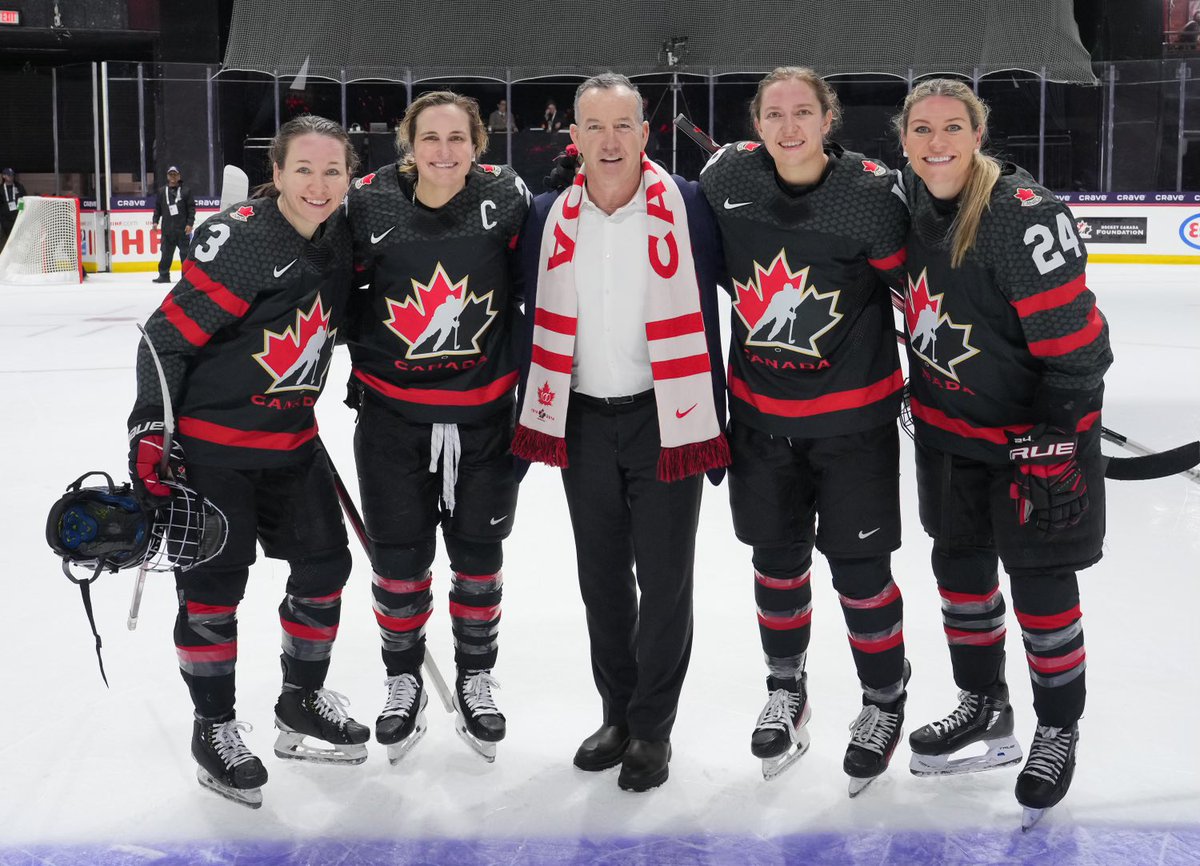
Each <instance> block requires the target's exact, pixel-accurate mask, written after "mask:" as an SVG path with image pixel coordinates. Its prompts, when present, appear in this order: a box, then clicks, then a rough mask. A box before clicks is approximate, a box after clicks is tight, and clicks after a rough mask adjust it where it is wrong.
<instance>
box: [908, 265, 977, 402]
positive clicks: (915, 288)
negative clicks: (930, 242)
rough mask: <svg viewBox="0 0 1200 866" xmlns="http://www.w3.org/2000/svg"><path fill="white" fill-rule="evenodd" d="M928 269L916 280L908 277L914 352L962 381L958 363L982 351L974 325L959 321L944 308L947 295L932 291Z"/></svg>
mask: <svg viewBox="0 0 1200 866" xmlns="http://www.w3.org/2000/svg"><path fill="white" fill-rule="evenodd" d="M925 274H926V272H925V271H921V276H919V277H918V278H917V281H916V282H915V283H914V282H913V281H912V277H909V278H908V296H907V297H906V298H905V300H904V323H905V326H906V327H907V328H908V345H909V347H910V348H911V349H912V352H913V354H914V355H916V356H917V357H918V358H920V359H921V360H922V361H924V362H925V363H926V364H928V365H929V366H930V367H933V369H935V370H937V371H938V372H939V373H941V374H942V375H944V376H949V377H950V378H951V379H954V380H955V381H958V372H957V367H958V365H959V364H961V363H962V362H963V361H965V360H967V359H968V358H972V357H974V356H975V355H978V354H979V350H978V349H976V348H975V347H974V346H972V345H971V326H970V325H959V324H955V323H954V322H953V321H952V320H951V319H950V316H949V315H947V314H946V313H944V312H943V311H942V299H943V297H944V296H943V295H931V294H930V293H929V283H928V280H927V278H926V275H925Z"/></svg>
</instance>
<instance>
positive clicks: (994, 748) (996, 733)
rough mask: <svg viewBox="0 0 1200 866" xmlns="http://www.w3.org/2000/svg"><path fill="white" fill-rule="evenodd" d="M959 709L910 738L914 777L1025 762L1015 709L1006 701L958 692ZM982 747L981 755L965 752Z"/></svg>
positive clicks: (945, 774) (973, 771)
mask: <svg viewBox="0 0 1200 866" xmlns="http://www.w3.org/2000/svg"><path fill="white" fill-rule="evenodd" d="M958 702H959V703H958V707H957V708H956V709H955V710H954V712H952V713H951V714H950V715H948V716H946V718H944V719H941V720H940V721H937V722H931V723H929V724H928V725H925V726H924V727H922V728H920V729H918V730H916V731H914V732H913V734H912V736H910V737H909V738H908V744H909V746H910V747H911V748H912V759H911V760H910V761H909V765H908V768H909V769H910V770H911V771H912V773H913V775H914V776H943V775H944V776H948V775H956V774H960V773H978V772H982V771H984V770H992V769H995V768H997V767H1007V766H1010V765H1012V764H1016V763H1018V762H1019V761H1020V760H1021V755H1022V753H1021V744H1020V743H1018V742H1017V738H1016V737H1015V736H1013V711H1012V706H1010V705H1009V703H1008V701H1007V700H1005V699H1003V698H990V697H987V696H986V695H977V694H973V693H972V692H966V691H962V692H959V693H958ZM973 744H982V745H983V747H984V748H985V749H986V751H985V752H984V753H983V754H980V755H962V754H960V753H961V752H962V750H963V749H965V748H967V747H968V746H971V745H973Z"/></svg>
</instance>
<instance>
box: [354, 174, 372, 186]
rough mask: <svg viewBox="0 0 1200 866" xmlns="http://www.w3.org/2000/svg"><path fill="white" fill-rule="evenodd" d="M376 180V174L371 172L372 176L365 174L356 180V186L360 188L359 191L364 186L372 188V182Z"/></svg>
mask: <svg viewBox="0 0 1200 866" xmlns="http://www.w3.org/2000/svg"><path fill="white" fill-rule="evenodd" d="M374 179H375V172H371V173H370V174H364V175H363V176H362V177H360V178H359V179H358V180H356V181H355V182H354V185H355V186H356V187H358V188H359V189H362V188H363V187H364V186H370V185H371V181H373V180H374Z"/></svg>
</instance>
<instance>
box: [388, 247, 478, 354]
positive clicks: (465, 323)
mask: <svg viewBox="0 0 1200 866" xmlns="http://www.w3.org/2000/svg"><path fill="white" fill-rule="evenodd" d="M469 280H470V275H467V276H465V277H463V278H462V279H461V280H459V281H458V282H454V281H453V280H451V279H450V277H449V275H448V274H447V273H446V270H445V268H443V267H442V263H441V262H438V264H437V265H436V267H434V270H433V276H432V277H430V278H429V282H427V283H422V282H420V281H418V280H416V279H413V280H412V287H413V293H412V295H411V296H410V297H407V298H405V299H404V300H403V301H395V300H393V299H391V298H387V299H386V303H387V310H388V319H387V320H386V321H385V322H384V324H385V325H386V326H387V327H388V328H389V329H390V330H391V331H392V333H394V334H395V335H396V336H397V337H399V338H400V339H401V340H403V341H404V342H405V343H407V344H408V351H407V353H406V355H405V357H407V358H428V357H432V356H434V355H474V354H477V353H478V352H479V351H480V349H479V345H478V338H479V335H480V334H482V333H483V332H484V331H485V330H486V329H487V327H488V325H490V324H491V322H492V319H493V318H495V315H496V313H495V312H494V311H493V310H492V308H491V299H492V293H491V292H488V293H486V294H484V295H483V296H482V297H477V296H475V295H474V294H471V293H468V292H467V283H468V281H469Z"/></svg>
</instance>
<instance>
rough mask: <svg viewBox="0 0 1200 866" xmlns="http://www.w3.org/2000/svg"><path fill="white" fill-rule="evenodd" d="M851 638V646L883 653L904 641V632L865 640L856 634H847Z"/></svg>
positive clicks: (863, 650)
mask: <svg viewBox="0 0 1200 866" xmlns="http://www.w3.org/2000/svg"><path fill="white" fill-rule="evenodd" d="M846 637H847V638H849V640H850V646H851V647H853V648H854V649H856V650H859V651H860V652H865V653H872V654H874V653H881V652H887V651H888V650H890V649H892V648H893V647H898V646H900V644H902V643H904V632H903V631H898V632H896V633H895V634H890V635H888V636H887V637H880V638H872V639H871V640H863V639H862V638H857V637H855V636H854V635H852V634H851V635H846Z"/></svg>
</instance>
